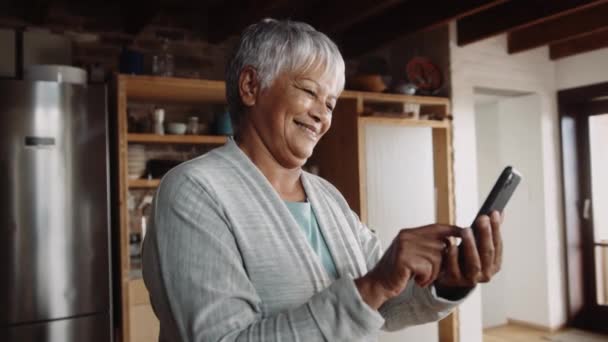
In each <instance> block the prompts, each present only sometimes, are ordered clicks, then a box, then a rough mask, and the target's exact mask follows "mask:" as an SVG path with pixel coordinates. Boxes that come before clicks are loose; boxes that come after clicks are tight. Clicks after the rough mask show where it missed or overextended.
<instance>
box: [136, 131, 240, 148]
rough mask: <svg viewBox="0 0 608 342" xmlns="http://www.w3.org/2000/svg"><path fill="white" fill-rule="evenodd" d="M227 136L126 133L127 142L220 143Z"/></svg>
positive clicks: (223, 141) (225, 139)
mask: <svg viewBox="0 0 608 342" xmlns="http://www.w3.org/2000/svg"><path fill="white" fill-rule="evenodd" d="M227 140H228V137H226V136H224V135H158V134H141V133H129V134H127V141H128V142H129V143H148V144H210V145H216V144H217V145H221V144H224V143H226V141H227Z"/></svg>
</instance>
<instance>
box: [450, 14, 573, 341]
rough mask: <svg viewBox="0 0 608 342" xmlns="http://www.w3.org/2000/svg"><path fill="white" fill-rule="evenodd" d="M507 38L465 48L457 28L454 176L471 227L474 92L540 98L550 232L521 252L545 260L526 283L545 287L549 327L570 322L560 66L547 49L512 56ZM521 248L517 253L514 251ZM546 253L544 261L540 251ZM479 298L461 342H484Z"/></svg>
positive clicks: (468, 312)
mask: <svg viewBox="0 0 608 342" xmlns="http://www.w3.org/2000/svg"><path fill="white" fill-rule="evenodd" d="M506 51H507V47H506V36H504V35H502V36H499V37H496V38H492V39H487V40H484V41H482V42H479V43H475V44H471V45H467V46H465V47H459V46H457V44H456V32H455V28H454V26H453V25H452V30H451V34H450V57H451V75H452V111H453V115H454V140H453V144H454V149H455V150H454V173H455V194H456V221H457V224H459V225H469V224H470V221H471V220H472V218H473V217H474V215H475V213H476V211H477V209H478V204H479V203H478V199H477V194H478V184H477V167H476V165H477V153H476V136H475V115H474V113H475V109H474V90H473V88H474V87H485V88H495V89H496V88H498V89H507V90H512V91H519V92H529V93H536V94H537V95H538V96H539V101H540V108H541V109H540V113H539V115H540V131H539V132H537V134H538V135H540V136H541V141H542V146H541V149H542V158H541V162H542V165H543V167H542V174H543V193H542V194H539V195H540V196H542V197H543V199H544V203H545V207H544V212H543V216H544V221H545V225H544V227H539V228H538V229H539V231H541V232H542V234H543V235H544V239H543V241H542V242H541V243H542V244H543V246H542V247H541V246H539V248H538V249H535V250H531V251H521V252H522V253H523V255H525V256H526V258H529V259H536V260H539V259H540V260H542V262H543V263H544V265H545V266H546V267H545V270H544V272H543V274H542V275H538V276H537V277H534V278H532V279H520V281H522V282H532V283H536V284H539V286H541V287H542V288H543V289H545V291H546V292H547V298H549V299H548V303H544V304H543V305H546V306H548V307H549V317H547V319H546V321H547V323H548V327H551V328H554V327H558V326H560V325H562V324H563V323H564V322H565V321H566V306H565V286H564V283H565V279H564V273H563V272H564V271H563V270H564V265H563V263H564V260H563V259H564V258H563V255H564V254H563V247H562V242H563V228H562V226H563V224H562V217H563V216H562V212H561V211H562V210H561V209H562V208H561V203H562V202H561V180H560V177H561V174H560V170H561V165H560V159H559V127H558V115H557V109H556V97H555V66H554V63H552V62H550V61H549V60H548V57H547V56H548V51H547V48H540V49H535V50H532V51H528V52H525V53H520V54H516V55H508V54H507V52H506ZM510 248H516V247H510ZM539 250H540V251H543V252H542V254H541V255H539V253H538V251H539ZM480 297H481V296H480V294H479V293H478V292H477V293H475V294H474V295H473V296H472V298H470V299H469V300H468V301H467V302H466V303H464V304H463V305H462V306H461V310H460V312H461V314H460V332H461V336H460V340H461V341H467V342H478V341H481V340H482V338H481V330H482V319H481V303H480V301H481V298H480Z"/></svg>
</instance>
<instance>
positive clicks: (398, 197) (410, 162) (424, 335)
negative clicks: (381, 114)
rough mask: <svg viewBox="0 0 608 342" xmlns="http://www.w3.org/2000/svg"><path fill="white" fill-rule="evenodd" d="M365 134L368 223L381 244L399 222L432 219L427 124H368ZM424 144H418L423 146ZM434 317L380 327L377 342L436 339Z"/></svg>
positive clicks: (409, 223)
mask: <svg viewBox="0 0 608 342" xmlns="http://www.w3.org/2000/svg"><path fill="white" fill-rule="evenodd" d="M362 134H364V136H365V141H366V143H365V158H366V162H365V165H366V187H367V210H368V219H367V223H368V225H369V226H370V227H371V228H373V229H375V230H376V232H377V234H378V237H379V238H380V241H381V242H382V245H383V246H385V248H386V247H387V246H388V245H390V243H391V242H392V241H393V239H394V238H395V235H396V234H397V232H398V231H399V230H400V229H401V228H413V227H417V226H422V225H426V224H429V223H432V222H435V221H436V218H435V197H434V193H435V191H434V188H435V185H434V175H433V140H432V133H431V129H430V128H415V127H399V126H397V127H395V126H388V125H377V124H369V125H366V126H365V128H364V132H363V133H362ZM421 147H422V148H421ZM438 338H439V336H438V325H437V323H428V324H424V325H419V326H413V327H411V328H408V329H405V330H402V331H398V332H393V333H382V335H381V336H380V341H381V342H400V341H424V342H437V341H438Z"/></svg>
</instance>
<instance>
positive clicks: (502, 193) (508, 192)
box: [459, 166, 522, 265]
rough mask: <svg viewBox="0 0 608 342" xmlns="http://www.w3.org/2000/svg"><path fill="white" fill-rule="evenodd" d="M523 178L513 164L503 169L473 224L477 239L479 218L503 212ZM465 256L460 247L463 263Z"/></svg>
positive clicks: (460, 256) (460, 257)
mask: <svg viewBox="0 0 608 342" xmlns="http://www.w3.org/2000/svg"><path fill="white" fill-rule="evenodd" d="M521 179H522V176H521V174H520V173H519V172H518V171H517V170H515V169H514V168H513V167H511V166H507V167H505V169H504V170H503V171H502V173H501V174H500V176H499V177H498V179H497V180H496V183H495V184H494V187H492V190H491V191H490V194H489V195H488V197H486V200H485V201H484V202H483V205H482V206H481V208H480V209H479V212H478V213H477V215H476V216H475V219H474V220H473V223H472V224H471V228H473V234H474V235H475V238H476V240H477V230H476V229H475V221H476V220H477V218H478V217H479V216H481V215H488V216H489V215H490V214H491V213H492V212H493V211H494V210H497V211H498V212H500V213H502V212H503V210H504V209H505V207H506V206H507V203H508V202H509V200H510V199H511V196H512V195H513V193H514V192H515V189H517V186H518V185H519V183H520V182H521ZM463 258H464V254H463V249H462V248H460V252H459V259H460V262H461V265H462V260H463Z"/></svg>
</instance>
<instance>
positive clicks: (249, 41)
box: [226, 19, 345, 132]
mask: <svg viewBox="0 0 608 342" xmlns="http://www.w3.org/2000/svg"><path fill="white" fill-rule="evenodd" d="M248 65H249V66H252V67H253V68H255V69H256V71H257V75H258V77H259V79H258V81H259V82H260V85H261V87H262V89H264V88H267V87H269V86H270V85H271V84H272V82H273V81H274V79H275V77H277V76H278V75H279V74H280V73H281V72H305V71H307V70H309V69H310V68H316V67H321V68H323V69H324V70H323V72H325V73H333V74H335V75H336V77H339V78H340V85H341V89H342V88H343V87H344V68H345V67H344V60H343V59H342V55H341V54H340V50H339V49H338V47H337V46H336V44H335V43H334V42H333V41H332V40H331V39H329V37H327V36H326V35H325V34H323V33H321V32H319V31H317V30H315V29H314V28H313V27H312V26H310V25H308V24H305V23H301V22H296V21H290V20H275V19H263V20H261V21H260V22H258V23H255V24H253V25H250V26H249V27H247V28H246V29H245V30H244V31H243V33H242V35H241V38H240V40H239V42H238V44H237V47H236V49H235V51H234V54H233V55H232V57H231V58H230V61H229V62H228V65H227V68H226V99H227V101H228V109H229V111H230V116H231V118H232V123H233V126H234V127H233V129H234V130H235V132H236V129H238V127H237V126H238V124H239V122H240V118H241V116H242V115H243V111H244V107H243V103H242V101H241V96H240V93H239V84H238V83H239V77H240V74H241V71H242V70H243V68H244V67H245V66H248Z"/></svg>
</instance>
